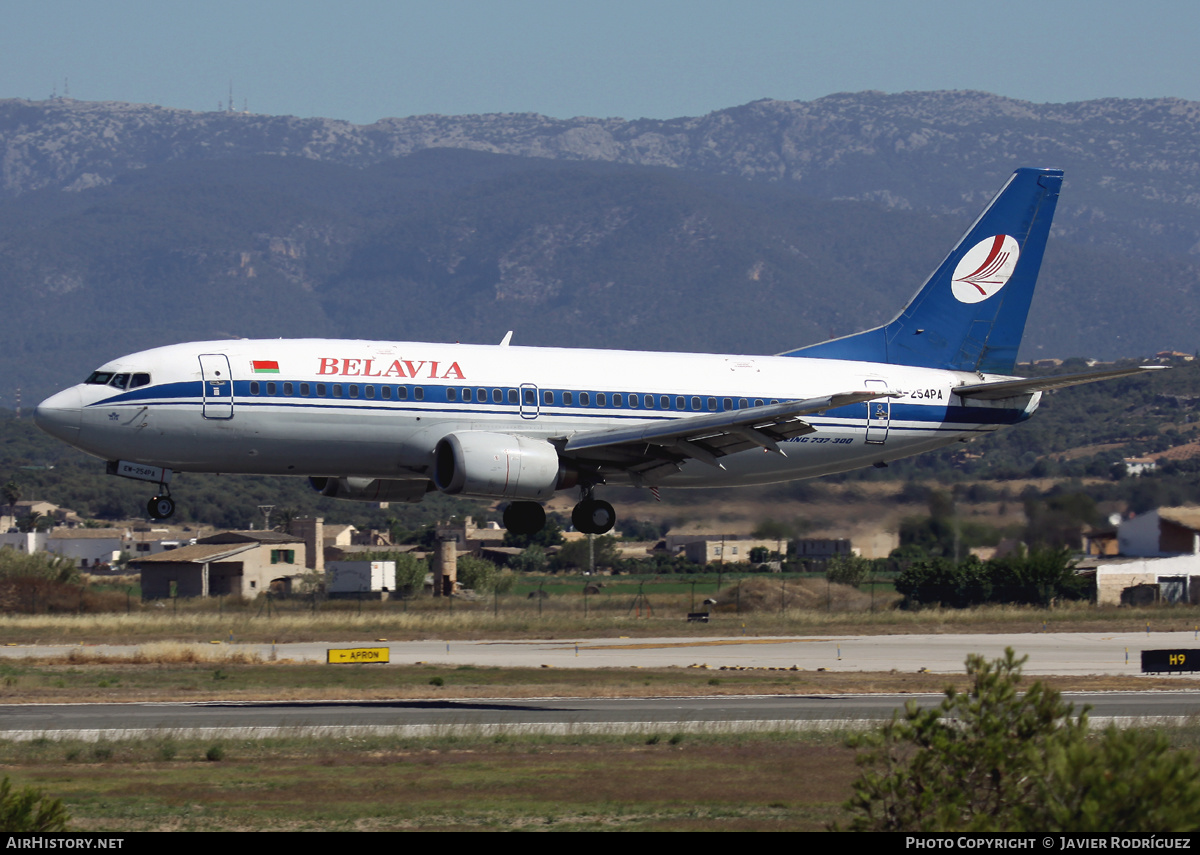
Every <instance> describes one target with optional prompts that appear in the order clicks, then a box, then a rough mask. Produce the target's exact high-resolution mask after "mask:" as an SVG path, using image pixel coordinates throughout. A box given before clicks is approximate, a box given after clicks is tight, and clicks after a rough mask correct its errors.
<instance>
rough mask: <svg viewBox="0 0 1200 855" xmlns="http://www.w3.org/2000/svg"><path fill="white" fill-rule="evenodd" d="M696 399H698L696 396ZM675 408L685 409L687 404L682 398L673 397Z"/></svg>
mask: <svg viewBox="0 0 1200 855" xmlns="http://www.w3.org/2000/svg"><path fill="white" fill-rule="evenodd" d="M696 400H697V401H699V399H698V398H697V399H696ZM675 409H677V410H686V409H687V404H686V403H684V400H683V398H676V399H675Z"/></svg>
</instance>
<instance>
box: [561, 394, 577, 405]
mask: <svg viewBox="0 0 1200 855" xmlns="http://www.w3.org/2000/svg"><path fill="white" fill-rule="evenodd" d="M574 403H575V396H574V395H572V394H571V393H570V392H563V405H564V406H567V407H569V406H571V405H572V404H574Z"/></svg>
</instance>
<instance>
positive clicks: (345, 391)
mask: <svg viewBox="0 0 1200 855" xmlns="http://www.w3.org/2000/svg"><path fill="white" fill-rule="evenodd" d="M376 390H378V395H379V398H380V399H381V400H384V401H393V400H394V401H407V400H409V396H410V395H411V396H412V400H414V401H424V400H425V389H424V387H422V386H413V387H412V389H411V392H410V390H409V387H408V386H379V387H376V386H370V385H367V386H359V385H358V384H357V383H347V384H342V383H290V382H288V383H275V382H270V383H260V382H258V381H257V380H252V381H251V382H250V394H251V395H271V396H275V395H283V396H284V397H286V398H292V397H295V396H296V395H297V394H298V395H299V396H300V397H301V398H312V397H316V398H360V397H362V398H370V399H373V398H375V396H376ZM513 403H514V404H515V403H516V398H515V397H514V398H513Z"/></svg>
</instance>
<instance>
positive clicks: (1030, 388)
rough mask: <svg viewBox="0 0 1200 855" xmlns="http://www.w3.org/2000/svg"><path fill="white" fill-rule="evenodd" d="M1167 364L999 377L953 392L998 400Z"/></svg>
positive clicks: (1092, 381)
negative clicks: (1032, 375) (1011, 377)
mask: <svg viewBox="0 0 1200 855" xmlns="http://www.w3.org/2000/svg"><path fill="white" fill-rule="evenodd" d="M1168 367H1169V366H1167V365H1137V366H1134V367H1133V368H1114V369H1112V370H1110V371H1089V372H1085V373H1083V374H1060V375H1059V376H1057V377H1031V378H1029V379H1027V380H999V381H997V382H995V383H971V384H969V385H966V386H958V387H956V388H955V389H954V394H955V395H958V396H959V397H960V398H975V399H977V400H981V401H998V400H1000V399H1001V398H1015V397H1018V396H1020V395H1032V394H1033V393H1034V392H1046V391H1048V390H1050V389H1065V388H1066V387H1068V386H1081V385H1083V384H1084V383H1095V382H1096V381H1097V380H1111V379H1113V378H1114V377H1128V376H1129V375H1131V374H1141V373H1142V372H1143V371H1159V370H1161V369H1163V368H1168Z"/></svg>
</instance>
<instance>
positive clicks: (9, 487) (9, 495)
mask: <svg viewBox="0 0 1200 855" xmlns="http://www.w3.org/2000/svg"><path fill="white" fill-rule="evenodd" d="M0 494H3V496H4V503H5V504H6V505H8V515H9V516H10V517H11V516H14V515H15V514H16V512H17V502H19V501H21V485H20V484H18V483H17V482H16V481H9V482H8V483H7V484H5V485H4V487H3V488H0Z"/></svg>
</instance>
